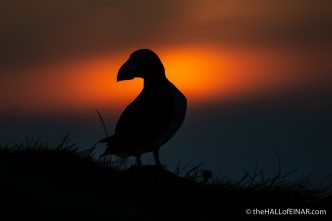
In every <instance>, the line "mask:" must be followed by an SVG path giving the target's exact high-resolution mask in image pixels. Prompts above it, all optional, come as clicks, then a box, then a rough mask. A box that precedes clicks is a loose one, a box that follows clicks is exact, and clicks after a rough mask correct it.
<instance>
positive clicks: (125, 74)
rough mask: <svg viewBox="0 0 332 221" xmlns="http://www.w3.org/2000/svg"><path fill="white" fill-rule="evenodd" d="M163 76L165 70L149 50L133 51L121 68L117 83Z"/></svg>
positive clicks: (156, 56)
mask: <svg viewBox="0 0 332 221" xmlns="http://www.w3.org/2000/svg"><path fill="white" fill-rule="evenodd" d="M163 76H165V69H164V66H163V64H162V63H161V61H160V59H159V57H158V55H157V54H156V53H154V52H153V51H151V50H150V49H139V50H137V51H134V52H133V53H132V54H131V55H130V57H129V59H128V60H127V61H126V62H125V63H124V64H123V65H122V66H121V68H120V69H119V72H118V76H117V81H122V80H131V79H133V78H135V77H140V78H143V79H152V78H160V77H163Z"/></svg>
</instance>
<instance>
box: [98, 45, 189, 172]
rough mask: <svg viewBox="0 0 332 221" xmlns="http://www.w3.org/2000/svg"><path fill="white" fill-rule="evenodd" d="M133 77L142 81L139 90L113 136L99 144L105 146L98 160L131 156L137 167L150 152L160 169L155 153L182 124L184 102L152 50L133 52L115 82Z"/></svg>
mask: <svg viewBox="0 0 332 221" xmlns="http://www.w3.org/2000/svg"><path fill="white" fill-rule="evenodd" d="M135 77H140V78H143V79H144V87H143V90H142V91H141V93H140V94H139V95H138V96H137V97H136V99H135V100H134V101H133V102H132V103H130V104H129V105H128V106H127V107H126V109H125V110H124V111H123V113H122V114H121V116H120V118H119V120H118V122H117V125H116V128H115V133H114V134H113V135H112V136H109V137H106V138H104V139H102V140H100V141H99V142H101V143H106V144H107V149H106V150H105V152H104V153H103V154H102V155H101V157H104V156H106V155H111V154H114V155H117V156H120V157H121V158H128V157H130V156H135V157H136V164H137V165H138V166H140V165H141V159H140V158H141V156H142V154H143V153H147V152H153V156H154V159H155V163H156V165H158V166H161V163H160V159H159V149H160V147H161V146H162V145H163V144H165V143H166V142H167V141H169V140H170V139H171V138H172V137H173V136H174V134H175V133H176V132H177V131H178V129H179V128H180V126H181V124H182V123H183V121H184V118H185V115H186V111H187V100H186V97H185V96H184V95H183V94H182V93H181V92H180V91H179V90H178V89H177V88H176V87H175V86H174V85H173V84H172V83H171V82H170V81H169V80H168V79H167V78H166V75H165V69H164V66H163V64H162V62H161V60H160V59H159V57H158V56H157V54H156V53H154V52H153V51H152V50H149V49H139V50H137V51H135V52H133V53H132V54H131V55H130V57H129V59H128V60H127V61H126V62H125V63H124V64H123V65H122V66H121V68H120V69H119V72H118V75H117V81H122V80H131V79H133V78H135Z"/></svg>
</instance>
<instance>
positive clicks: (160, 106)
mask: <svg viewBox="0 0 332 221" xmlns="http://www.w3.org/2000/svg"><path fill="white" fill-rule="evenodd" d="M173 110H174V102H173V100H172V97H171V96H169V94H168V93H163V94H158V95H151V94H144V93H143V94H140V95H139V96H138V97H137V98H136V99H135V100H134V101H133V102H132V103H131V104H130V105H129V106H128V107H127V108H126V109H125V110H124V112H123V113H122V115H121V117H120V119H119V121H118V123H117V126H116V129H115V134H116V135H117V136H119V137H123V138H124V139H126V140H127V142H129V143H131V142H133V143H134V144H141V145H148V144H149V143H151V142H153V141H154V140H155V139H157V138H158V137H159V136H160V135H161V134H162V133H163V132H164V131H165V130H166V129H167V127H168V126H169V124H170V123H171V121H172V119H173V116H172V115H173V114H174V111H173Z"/></svg>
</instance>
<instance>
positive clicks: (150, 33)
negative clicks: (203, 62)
mask: <svg viewBox="0 0 332 221" xmlns="http://www.w3.org/2000/svg"><path fill="white" fill-rule="evenodd" d="M329 4H330V3H329V2H328V1H310V0H307V1H298V0H292V1H277V0H272V1H268V2H267V1H263V0H255V1H250V2H248V1H231V0H224V1H217V0H206V1H200V0H182V1H176V0H168V1H153V0H141V1H130V0H108V1H106V0H95V1H88V0H66V1H65V0H57V1H42V0H33V1H21V0H10V1H9V0H7V1H2V3H1V7H0V28H1V33H2V34H1V36H0V48H1V49H2V50H1V51H0V67H6V66H9V67H10V66H19V65H24V64H33V63H41V62H45V61H53V60H55V59H65V58H71V57H77V56H86V55H93V54H100V53H112V52H114V51H117V50H123V49H126V50H127V49H133V48H136V47H152V46H168V45H179V44H189V43H192V44H195V43H205V44H221V45H222V44H230V43H231V44H235V45H241V44H244V45H253V44H261V45H262V44H266V45H271V44H283V45H294V44H297V45H300V46H321V45H323V46H326V45H329V46H331V45H332V43H331V41H332V40H331V39H332V29H331V27H332V13H331V8H332V7H329V6H330V5H329Z"/></svg>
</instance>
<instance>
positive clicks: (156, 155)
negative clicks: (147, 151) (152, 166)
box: [153, 149, 161, 167]
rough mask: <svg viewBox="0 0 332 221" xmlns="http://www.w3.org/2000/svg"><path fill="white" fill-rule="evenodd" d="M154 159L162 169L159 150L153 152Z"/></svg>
mask: <svg viewBox="0 0 332 221" xmlns="http://www.w3.org/2000/svg"><path fill="white" fill-rule="evenodd" d="M153 157H154V161H155V162H156V165H157V166H159V167H161V163H160V159H159V149H157V150H154V151H153Z"/></svg>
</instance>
